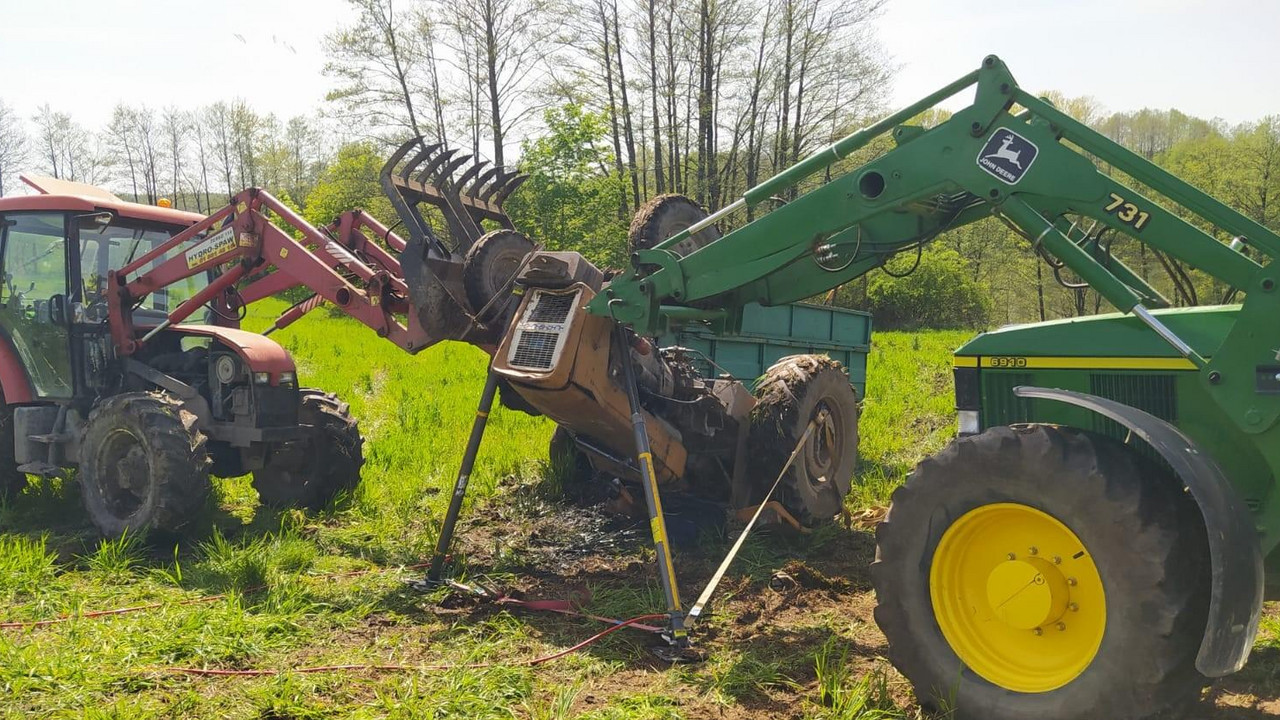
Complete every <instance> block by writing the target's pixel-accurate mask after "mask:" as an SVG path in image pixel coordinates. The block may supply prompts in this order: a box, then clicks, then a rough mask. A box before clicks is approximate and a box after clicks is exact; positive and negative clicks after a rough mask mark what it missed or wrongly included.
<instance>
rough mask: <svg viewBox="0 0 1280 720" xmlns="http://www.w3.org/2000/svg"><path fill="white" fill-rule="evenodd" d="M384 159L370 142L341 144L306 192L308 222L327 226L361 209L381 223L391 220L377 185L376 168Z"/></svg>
mask: <svg viewBox="0 0 1280 720" xmlns="http://www.w3.org/2000/svg"><path fill="white" fill-rule="evenodd" d="M384 161H385V158H384V157H383V156H382V154H381V153H380V152H379V151H378V149H377V148H376V147H375V146H374V145H373V144H372V143H368V142H358V143H350V144H347V145H343V146H342V148H340V149H339V150H338V156H337V157H336V158H335V159H334V161H333V163H332V164H330V165H329V167H327V168H325V171H324V172H323V173H321V175H320V179H319V180H318V181H317V182H316V184H315V187H313V188H312V189H311V192H310V193H308V194H307V201H306V215H305V216H306V218H307V221H308V222H310V223H311V224H312V225H317V226H322V225H327V224H328V223H330V222H332V221H333V219H334V218H336V217H338V215H341V214H342V213H343V212H345V211H347V210H352V209H355V208H360V209H363V210H367V211H368V212H369V213H370V214H372V215H373V216H374V217H377V218H380V219H382V220H383V222H391V221H392V220H393V218H395V211H394V210H393V209H392V208H391V203H390V202H389V201H388V200H387V198H386V196H385V195H383V194H382V187H381V185H379V184H378V171H380V170H381V169H382V163H383V162H384Z"/></svg>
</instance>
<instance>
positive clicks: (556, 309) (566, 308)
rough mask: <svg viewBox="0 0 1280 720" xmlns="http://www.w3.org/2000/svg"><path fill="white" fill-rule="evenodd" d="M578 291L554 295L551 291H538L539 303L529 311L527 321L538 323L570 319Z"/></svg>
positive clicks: (560, 321) (559, 321)
mask: <svg viewBox="0 0 1280 720" xmlns="http://www.w3.org/2000/svg"><path fill="white" fill-rule="evenodd" d="M577 297H578V294H577V293H569V294H568V295H552V294H551V293H545V292H540V293H538V300H537V304H535V305H534V306H533V309H532V310H530V311H529V315H528V316H527V317H526V318H525V321H526V322H536V323H562V322H564V321H565V320H568V319H569V313H570V312H573V301H574V300H575V299H577Z"/></svg>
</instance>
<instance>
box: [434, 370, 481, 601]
mask: <svg viewBox="0 0 1280 720" xmlns="http://www.w3.org/2000/svg"><path fill="white" fill-rule="evenodd" d="M497 391H498V376H497V374H495V373H494V372H493V371H490V372H489V376H488V378H486V379H485V383H484V393H483V394H481V396H480V407H478V408H477V409H476V419H475V422H474V423H472V424H471V437H470V438H468V439H467V449H466V451H465V452H464V453H463V454H462V467H460V468H459V469H458V479H457V480H456V481H455V482H454V484H453V496H452V497H450V498H449V510H448V512H446V513H445V516H444V524H443V525H442V526H441V528H440V539H439V540H437V541H436V551H435V554H433V555H432V556H431V567H430V568H429V569H428V570H427V579H426V581H425V582H421V583H415V584H414V586H415V587H418V588H430V587H433V586H435V585H437V584H439V582H440V574H441V572H443V570H444V558H445V555H446V554H448V552H449V545H450V544H452V542H453V530H454V526H455V525H457V523H458V513H459V512H461V511H462V499H463V497H464V496H466V494H467V481H469V480H470V479H471V469H472V468H473V467H475V464H476V454H477V453H478V452H479V450H480V440H481V439H483V438H484V428H485V425H487V424H488V422H489V411H490V410H492V409H493V397H494V395H495V394H497Z"/></svg>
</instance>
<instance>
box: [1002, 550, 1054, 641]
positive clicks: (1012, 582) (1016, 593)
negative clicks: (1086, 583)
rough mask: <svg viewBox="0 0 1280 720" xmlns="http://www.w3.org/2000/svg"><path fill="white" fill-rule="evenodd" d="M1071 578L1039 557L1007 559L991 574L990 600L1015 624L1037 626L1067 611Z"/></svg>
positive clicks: (1003, 620)
mask: <svg viewBox="0 0 1280 720" xmlns="http://www.w3.org/2000/svg"><path fill="white" fill-rule="evenodd" d="M1068 598H1069V592H1068V588H1067V579H1066V578H1065V577H1063V575H1062V573H1061V572H1058V569H1057V568H1056V567H1055V566H1054V565H1053V564H1052V563H1050V562H1048V561H1046V560H1043V559H1041V558H1038V557H1032V558H1026V559H1013V560H1006V561H1005V562H1002V563H1000V564H999V565H997V566H995V568H993V569H992V570H991V574H990V575H988V576H987V602H988V603H990V605H991V610H992V612H993V613H994V614H995V616H996V617H997V618H998V619H999V620H1001V621H1002V622H1004V624H1006V625H1008V626H1009V627H1012V628H1017V629H1019V630H1034V629H1035V628H1038V627H1043V626H1045V625H1049V624H1051V623H1055V622H1057V621H1058V619H1059V618H1061V617H1062V616H1063V614H1064V613H1066V611H1067V602H1068Z"/></svg>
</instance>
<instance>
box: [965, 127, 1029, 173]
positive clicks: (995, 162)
mask: <svg viewBox="0 0 1280 720" xmlns="http://www.w3.org/2000/svg"><path fill="white" fill-rule="evenodd" d="M1039 152H1040V151H1039V149H1038V148H1037V147H1036V146H1035V143H1033V142H1031V141H1030V140H1028V139H1026V138H1024V137H1022V136H1021V135H1019V134H1018V133H1016V132H1014V131H1013V130H1010V129H1008V128H1002V129H1000V130H999V131H998V132H995V133H992V135H991V137H990V138H988V139H987V142H986V143H985V144H984V145H983V146H982V151H981V152H979V153H978V167H980V168H982V169H983V170H986V171H987V172H989V173H991V174H992V175H995V176H996V177H997V178H999V179H1000V181H1001V182H1003V183H1005V184H1006V185H1015V184H1017V182H1018V181H1019V180H1021V179H1022V176H1023V175H1025V174H1026V172H1027V170H1030V169H1031V163H1033V162H1035V159H1036V155H1038V154H1039Z"/></svg>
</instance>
